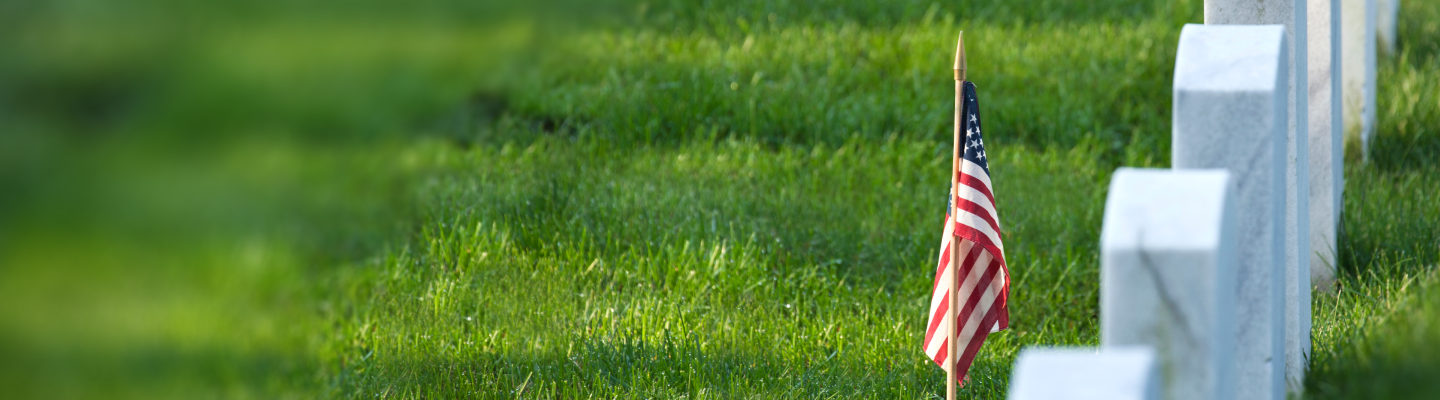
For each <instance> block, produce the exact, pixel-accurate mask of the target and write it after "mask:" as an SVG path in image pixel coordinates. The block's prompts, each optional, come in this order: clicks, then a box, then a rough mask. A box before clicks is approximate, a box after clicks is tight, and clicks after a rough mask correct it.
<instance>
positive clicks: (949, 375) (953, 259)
mask: <svg viewBox="0 0 1440 400" xmlns="http://www.w3.org/2000/svg"><path fill="white" fill-rule="evenodd" d="M965 67H966V65H965V31H960V39H959V42H958V43H956V45H955V150H954V153H955V156H954V157H951V163H952V166H951V169H950V174H951V178H950V181H951V182H950V183H951V185H952V186H953V185H954V184H955V178H957V175H955V174H959V173H960V164H959V163H960V156H961V154H960V143H961V142H960V141H961V140H964V138H962V137H961V136H960V125H961V123H962V122H964V121H963V120H962V118H965V117H964V116H962V115H960V114H961V112H962V110H964V104H965V103H964V101H965V99H964V96H965V95H964V94H963V93H964V91H965ZM951 190H952V192H951V194H950V196H952V198H951V199H950V201H949V203H951V208H952V209H951V210H949V211H950V212H948V213H946V214H949V215H951V216H952V217H951V220H950V221H945V223H947V224H953V223H955V220H954V217H953V216H954V215H955V210H954V208H955V207H954V206H955V204H953V203H954V199H953V196H955V193H954V192H953V190H956V189H954V188H952V189H951ZM960 260H961V258H960V246H959V245H958V244H957V243H955V238H950V265H949V266H948V267H947V268H950V293H949V296H950V311H949V313H950V326H949V329H946V331H948V334H949V335H950V336H949V338H948V339H949V341H948V342H946V343H947V344H946V346H945V348H946V354H945V364H946V365H947V368H945V400H955V386H956V381H957V380H958V379H959V378H960V377H959V376H957V375H956V372H957V371H955V362H956V361H957V360H956V359H957V358H959V357H960V352H959V351H958V350H959V349H958V347H959V346H957V343H956V340H957V336H958V332H956V331H958V330H960V323H959V321H958V320H959V319H960V316H959V315H958V314H959V313H960V312H959V310H960V302H959V299H958V298H957V296H958V295H957V294H956V292H958V291H959V288H960V282H961V279H960V269H959V268H957V267H958V265H959V264H960Z"/></svg>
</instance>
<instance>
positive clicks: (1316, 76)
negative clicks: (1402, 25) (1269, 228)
mask: <svg viewBox="0 0 1440 400" xmlns="http://www.w3.org/2000/svg"><path fill="white" fill-rule="evenodd" d="M1309 1H1310V5H1309V7H1308V10H1307V11H1308V12H1309V19H1308V23H1309V25H1310V27H1309V31H1310V32H1309V36H1310V45H1309V46H1308V47H1309V53H1310V62H1309V63H1308V64H1309V67H1310V143H1309V146H1310V285H1311V286H1312V287H1316V288H1320V290H1322V291H1329V290H1331V288H1333V286H1334V283H1335V265H1336V264H1335V251H1336V247H1335V246H1336V242H1335V238H1336V236H1335V235H1336V233H1337V230H1338V226H1339V225H1338V224H1339V223H1340V210H1341V204H1342V203H1341V202H1340V201H1341V200H1340V199H1341V197H1340V195H1341V192H1342V190H1343V188H1344V184H1343V182H1342V181H1343V180H1344V174H1343V172H1344V164H1345V155H1344V152H1343V151H1342V150H1343V148H1342V146H1343V144H1342V142H1341V139H1342V137H1343V130H1342V127H1343V126H1344V125H1343V123H1342V121H1341V108H1340V58H1339V57H1338V56H1339V54H1340V35H1339V33H1340V29H1339V27H1340V14H1339V13H1338V12H1333V10H1339V9H1340V0H1309ZM1302 304H1308V303H1307V302H1302ZM1305 326H1309V321H1308V320H1307V321H1306V324H1305ZM1307 349H1308V347H1307Z"/></svg>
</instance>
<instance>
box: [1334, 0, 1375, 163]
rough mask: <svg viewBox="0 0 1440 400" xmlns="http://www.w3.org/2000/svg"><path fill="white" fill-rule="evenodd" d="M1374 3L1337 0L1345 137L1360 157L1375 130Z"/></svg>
mask: <svg viewBox="0 0 1440 400" xmlns="http://www.w3.org/2000/svg"><path fill="white" fill-rule="evenodd" d="M1377 7H1378V5H1377V4H1376V3H1375V0H1340V55H1341V57H1340V60H1341V62H1340V68H1341V72H1340V76H1341V78H1342V81H1343V82H1344V84H1343V89H1342V90H1343V91H1344V92H1343V93H1344V94H1343V100H1342V101H1343V103H1344V104H1343V106H1344V108H1345V116H1344V119H1345V126H1344V129H1345V136H1346V137H1354V138H1357V139H1358V141H1359V142H1360V151H1361V154H1362V155H1363V156H1364V157H1365V158H1366V159H1369V157H1370V136H1371V135H1372V133H1373V132H1374V130H1375V47H1376V46H1375V44H1376V43H1375V42H1376V40H1377V39H1376V37H1375V28H1376V26H1375V25H1376V16H1377V14H1378V10H1377Z"/></svg>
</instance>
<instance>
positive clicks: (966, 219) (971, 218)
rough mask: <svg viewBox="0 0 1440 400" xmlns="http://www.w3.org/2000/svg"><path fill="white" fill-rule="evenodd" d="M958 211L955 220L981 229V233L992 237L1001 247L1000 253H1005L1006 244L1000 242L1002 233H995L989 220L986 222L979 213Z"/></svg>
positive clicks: (991, 240)
mask: <svg viewBox="0 0 1440 400" xmlns="http://www.w3.org/2000/svg"><path fill="white" fill-rule="evenodd" d="M956 211H958V212H957V213H955V222H957V223H961V224H965V226H968V227H971V228H975V230H977V231H980V233H982V234H984V235H985V236H986V237H988V238H990V243H994V244H995V247H999V248H1000V255H1002V256H1003V255H1005V244H1003V243H1000V235H999V234H997V233H995V230H994V229H991V228H990V223H989V222H985V219H984V218H980V216H979V215H975V214H971V213H970V212H969V211H965V210H956Z"/></svg>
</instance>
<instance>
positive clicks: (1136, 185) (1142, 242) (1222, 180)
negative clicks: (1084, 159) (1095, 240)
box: [1100, 168, 1236, 400]
mask: <svg viewBox="0 0 1440 400" xmlns="http://www.w3.org/2000/svg"><path fill="white" fill-rule="evenodd" d="M1230 184H1231V182H1230V173H1229V172H1228V171H1226V170H1224V169H1213V170H1165V169H1130V168H1120V169H1119V170H1117V171H1115V175H1114V177H1113V178H1112V179H1111V181H1110V192H1109V195H1108V197H1107V199H1106V201H1105V218H1104V221H1105V222H1104V228H1103V230H1102V232H1101V234H1100V346H1101V347H1102V348H1112V347H1117V346H1150V347H1151V348H1154V349H1155V352H1156V356H1157V357H1158V358H1159V365H1160V370H1161V371H1162V372H1163V373H1162V374H1161V377H1160V380H1161V391H1162V393H1163V395H1164V397H1165V398H1166V399H1172V400H1202V399H1205V400H1209V399H1230V398H1233V397H1234V390H1235V359H1234V355H1235V316H1236V314H1235V260H1236V258H1235V250H1236V242H1235V240H1236V235H1235V225H1236V221H1235V215H1234V212H1235V210H1234V208H1235V204H1234V200H1233V198H1232V197H1231V192H1232V190H1231V186H1230Z"/></svg>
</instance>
